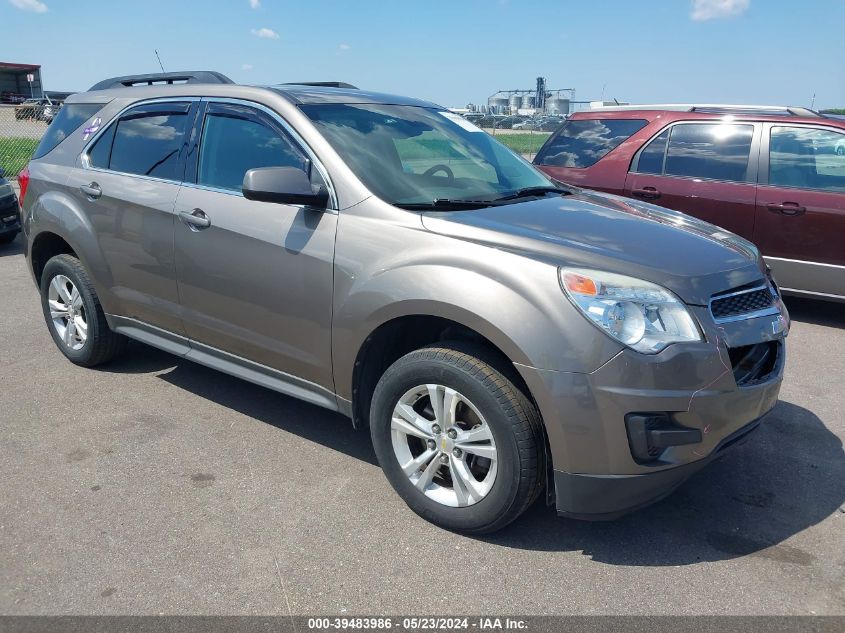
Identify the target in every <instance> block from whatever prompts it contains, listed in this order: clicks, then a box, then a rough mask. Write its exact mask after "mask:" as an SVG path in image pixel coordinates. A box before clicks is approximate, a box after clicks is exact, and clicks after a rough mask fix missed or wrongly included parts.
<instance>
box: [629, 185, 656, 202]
mask: <svg viewBox="0 0 845 633" xmlns="http://www.w3.org/2000/svg"><path fill="white" fill-rule="evenodd" d="M631 195H634V196H637V197H638V198H645V199H646V200H657V199H658V198H659V197H660V192H659V191H658V190H657V189H655V188H654V187H643V188H642V189H632V190H631Z"/></svg>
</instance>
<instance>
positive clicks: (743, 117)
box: [569, 105, 842, 127]
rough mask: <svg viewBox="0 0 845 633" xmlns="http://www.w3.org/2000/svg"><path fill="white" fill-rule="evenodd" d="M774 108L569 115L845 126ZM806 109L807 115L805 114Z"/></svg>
mask: <svg viewBox="0 0 845 633" xmlns="http://www.w3.org/2000/svg"><path fill="white" fill-rule="evenodd" d="M789 110H791V111H787V108H780V109H777V108H772V107H771V106H769V107H761V108H760V109H755V107H754V106H741V107H739V108H738V107H734V108H726V107H724V106H723V107H717V106H710V107H706V108H695V109H691V108H690V107H686V108H684V109H681V108H665V107H660V106H649V105H643V106H631V107H629V106H612V107H603V108H593V109H591V110H579V111H578V112H573V113H572V114H570V115H569V118H570V119H571V120H575V121H577V120H579V119H580V120H585V119H590V120H596V119H642V120H645V121H649V122H654V121H664V122H666V123H669V122H676V121H701V120H711V121H713V120H715V121H726V120H733V121H748V122H769V123H773V122H779V123H785V122H787V121H788V122H789V123H805V124H819V123H830V124H833V125H835V126H836V127H840V126H841V125H842V121H837V120H836V119H833V118H831V117H830V116H829V115H823V114H818V113H817V112H814V111H812V110H809V109H805V108H790V109H789ZM804 111H806V114H804Z"/></svg>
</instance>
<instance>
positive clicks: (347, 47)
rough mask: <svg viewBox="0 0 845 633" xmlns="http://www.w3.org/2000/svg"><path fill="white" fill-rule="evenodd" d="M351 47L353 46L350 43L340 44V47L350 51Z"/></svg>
mask: <svg viewBox="0 0 845 633" xmlns="http://www.w3.org/2000/svg"><path fill="white" fill-rule="evenodd" d="M350 48H352V47H351V46H350V45H349V44H341V45H340V46H338V49H340V50H342V51H348V50H349V49H350Z"/></svg>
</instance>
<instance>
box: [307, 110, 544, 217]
mask: <svg viewBox="0 0 845 633" xmlns="http://www.w3.org/2000/svg"><path fill="white" fill-rule="evenodd" d="M300 107H301V108H302V110H303V112H305V114H306V115H307V116H308V117H309V118H310V119H311V120H312V121H313V122H314V124H315V125H316V126H317V129H319V130H320V132H321V133H322V134H323V136H325V137H326V140H328V142H329V143H330V144H331V145H332V147H334V149H335V150H336V151H337V153H338V154H340V156H341V158H343V160H344V161H346V163H347V164H348V165H349V167H350V168H351V169H352V171H353V172H354V173H355V175H356V176H358V178H360V179H361V181H362V182H363V183H364V184H365V185H366V186H367V188H368V189H369V190H370V191H372V192H373V193H374V194H375V195H377V196H378V197H379V198H381V199H382V200H384V201H385V202H389V203H391V204H395V205H399V206H401V205H415V204H416V205H419V204H431V203H434V202H435V201H445V200H451V201H486V200H489V201H493V200H496V199H499V198H502V197H504V196H509V195H513V194H516V193H517V192H519V191H522V190H525V189H530V188H548V187H554V184H553V183H552V181H550V180H549V179H548V178H546V177H545V176H543V175H542V174H541V173H540V172H539V171H537V170H536V169H535V168H534V167H533V166H532V165H531V164H530V163H528V162H527V161H525V160H523V159H522V158H520V157H519V156H517V155H516V154H514V153H513V152H512V151H511V150H509V149H508V148H506V147H505V146H504V145H502V144H500V143H499V142H497V141H496V140H494V139H493V137H492V136H490V135H489V134H487V133H486V132H483V131H482V130H480V129H479V128H477V127H475V126H474V125H472V124H471V123H469V122H468V121H466V120H465V119H463V118H462V117H460V116H459V115H456V114H453V113H451V112H444V111H438V110H436V109H433V108H424V107H419V106H398V105H381V104H320V105H303V106H300Z"/></svg>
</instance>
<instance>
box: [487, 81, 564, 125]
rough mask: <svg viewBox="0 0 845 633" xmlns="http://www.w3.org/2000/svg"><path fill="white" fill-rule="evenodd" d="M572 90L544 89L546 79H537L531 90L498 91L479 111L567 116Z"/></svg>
mask: <svg viewBox="0 0 845 633" xmlns="http://www.w3.org/2000/svg"><path fill="white" fill-rule="evenodd" d="M574 95H575V89H574V88H553V89H549V88H547V87H546V78H545V77H537V85H536V87H535V88H533V89H516V90H499V91H497V92H496V93H494V94H492V95H490V97H489V98H488V99H487V106H486V107H485V109H483V110H480V111H482V112H485V113H486V114H521V115H525V116H533V115H536V114H553V115H566V114H569V112H570V108H571V107H572V99H573V96H574Z"/></svg>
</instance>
